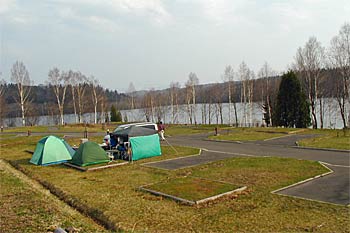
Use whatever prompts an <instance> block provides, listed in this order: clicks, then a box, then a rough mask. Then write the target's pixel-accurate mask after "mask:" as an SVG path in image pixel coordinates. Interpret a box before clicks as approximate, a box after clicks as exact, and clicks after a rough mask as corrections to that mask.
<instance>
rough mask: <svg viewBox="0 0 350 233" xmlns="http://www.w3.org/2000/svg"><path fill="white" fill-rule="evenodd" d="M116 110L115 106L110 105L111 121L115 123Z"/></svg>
mask: <svg viewBox="0 0 350 233" xmlns="http://www.w3.org/2000/svg"><path fill="white" fill-rule="evenodd" d="M117 118H118V117H117V109H116V108H115V106H114V105H113V104H112V106H111V121H114V122H116V121H117Z"/></svg>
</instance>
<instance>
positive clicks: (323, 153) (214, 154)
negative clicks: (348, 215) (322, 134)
mask: <svg viewBox="0 0 350 233" xmlns="http://www.w3.org/2000/svg"><path fill="white" fill-rule="evenodd" d="M206 136H207V135H191V136H190V135H189V136H176V137H171V138H168V139H167V140H168V142H169V143H170V144H172V145H182V146H190V147H197V148H201V149H202V154H201V155H199V156H192V157H188V158H186V157H185V158H179V159H174V160H168V161H161V162H156V163H150V164H145V165H146V166H152V167H157V168H162V169H169V170H173V169H180V168H185V167H190V166H196V165H199V164H203V163H207V162H211V161H216V160H222V159H225V158H231V157H242V156H276V157H285V158H296V159H303V160H313V161H320V162H323V163H325V165H326V166H327V167H328V168H330V169H331V170H332V171H333V173H331V174H329V175H327V176H323V177H320V178H317V179H314V180H312V181H309V182H306V183H303V184H300V185H297V186H293V187H290V188H287V189H284V190H283V191H280V192H277V193H280V194H283V195H290V196H294V197H299V198H305V199H311V200H317V201H322V202H328V203H333V204H340V205H349V203H350V178H349V177H350V174H349V170H350V152H346V151H329V150H314V149H302V148H295V147H291V146H290V145H293V144H295V141H296V140H298V139H299V138H298V136H293V137H285V138H283V140H286V139H287V138H289V141H288V140H287V141H286V143H282V142H281V140H279V142H278V143H273V142H271V141H272V140H269V141H270V143H261V142H249V143H237V142H236V143H235V142H218V141H210V140H206V139H205V138H206ZM276 140H277V139H276ZM291 141H292V142H293V143H291Z"/></svg>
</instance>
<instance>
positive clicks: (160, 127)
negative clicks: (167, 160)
mask: <svg viewBox="0 0 350 233" xmlns="http://www.w3.org/2000/svg"><path fill="white" fill-rule="evenodd" d="M164 131H165V127H164V125H163V122H161V121H160V122H159V123H158V134H159V137H160V139H161V140H162V141H164V140H165V137H164Z"/></svg>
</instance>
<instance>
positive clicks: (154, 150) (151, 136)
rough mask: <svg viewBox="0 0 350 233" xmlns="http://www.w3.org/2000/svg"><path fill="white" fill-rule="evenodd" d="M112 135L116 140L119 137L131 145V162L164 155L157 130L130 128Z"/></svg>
mask: <svg viewBox="0 0 350 233" xmlns="http://www.w3.org/2000/svg"><path fill="white" fill-rule="evenodd" d="M111 135H112V137H114V138H116V139H117V138H118V137H119V138H120V139H122V141H123V142H129V143H130V148H131V153H132V155H131V160H139V159H144V158H149V157H153V156H159V155H161V154H162V151H161V148H160V142H159V136H158V132H157V131H156V130H153V129H148V128H144V127H139V126H130V127H128V128H126V129H122V130H118V131H114V132H113V133H112V134H111ZM117 141H118V140H117ZM119 141H120V140H119Z"/></svg>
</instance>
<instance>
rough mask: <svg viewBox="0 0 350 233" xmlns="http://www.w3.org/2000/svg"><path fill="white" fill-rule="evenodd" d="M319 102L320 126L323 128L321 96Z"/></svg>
mask: <svg viewBox="0 0 350 233" xmlns="http://www.w3.org/2000/svg"><path fill="white" fill-rule="evenodd" d="M319 102H320V127H321V129H323V108H324V107H323V100H322V98H320V99H319Z"/></svg>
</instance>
